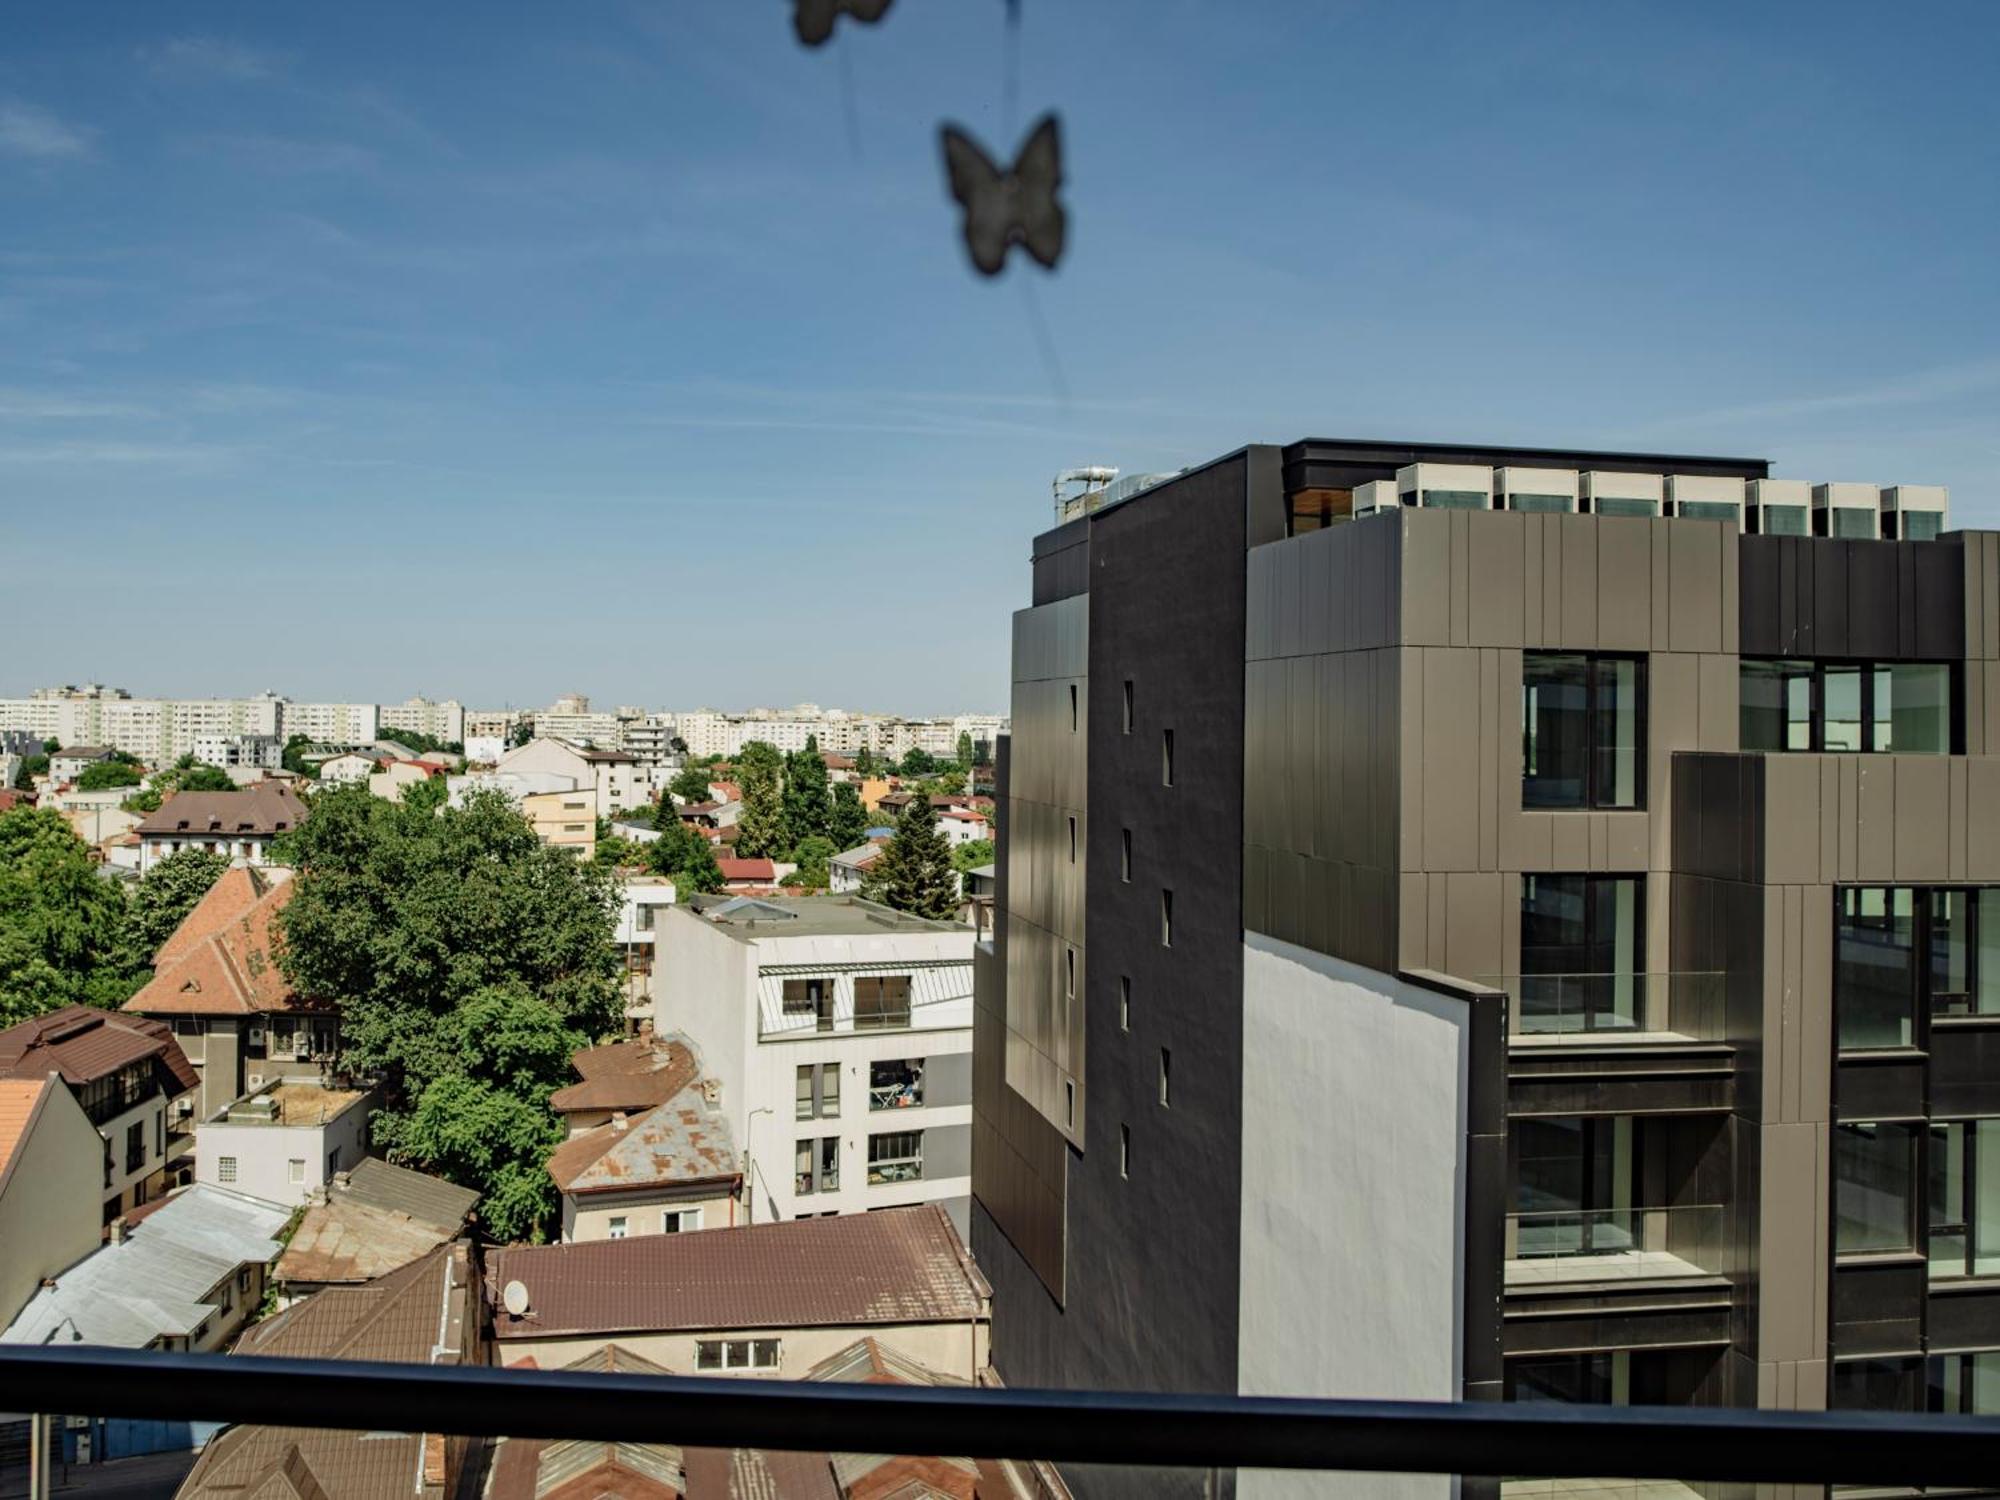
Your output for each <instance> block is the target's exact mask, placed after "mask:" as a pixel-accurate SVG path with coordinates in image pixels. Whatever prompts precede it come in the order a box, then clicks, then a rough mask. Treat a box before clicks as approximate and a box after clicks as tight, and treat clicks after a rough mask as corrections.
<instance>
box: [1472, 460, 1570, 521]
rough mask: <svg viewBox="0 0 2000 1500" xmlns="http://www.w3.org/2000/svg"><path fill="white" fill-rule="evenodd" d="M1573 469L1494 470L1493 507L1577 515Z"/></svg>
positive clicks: (1496, 508)
mask: <svg viewBox="0 0 2000 1500" xmlns="http://www.w3.org/2000/svg"><path fill="white" fill-rule="evenodd" d="M1578 493H1579V489H1578V484H1577V472H1576V470H1574V469H1518V468H1515V469H1495V470H1494V471H1493V508H1494V509H1495V510H1524V511H1540V512H1543V513H1551V512H1553V513H1555V514H1557V515H1574V514H1576V511H1577V495H1578Z"/></svg>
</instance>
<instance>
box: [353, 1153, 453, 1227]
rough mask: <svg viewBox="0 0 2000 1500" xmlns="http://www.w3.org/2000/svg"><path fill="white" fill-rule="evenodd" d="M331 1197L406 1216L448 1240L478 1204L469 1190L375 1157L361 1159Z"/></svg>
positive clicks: (440, 1178)
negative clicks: (435, 1230)
mask: <svg viewBox="0 0 2000 1500" xmlns="http://www.w3.org/2000/svg"><path fill="white" fill-rule="evenodd" d="M332 1196H333V1197H334V1198H346V1199H348V1200H350V1201H352V1202H355V1203H360V1204H365V1205H367V1206H368V1207H370V1208H380V1209H387V1210H388V1211H389V1212H391V1213H399V1214H407V1215H408V1216H409V1217H410V1218H412V1219H415V1220H416V1221H417V1222H418V1223H420V1224H429V1225H433V1226H435V1227H436V1228H438V1229H441V1230H443V1231H445V1233H446V1234H447V1235H448V1236H449V1235H454V1234H457V1233H458V1231H459V1230H460V1229H462V1228H464V1227H465V1218H466V1215H467V1214H469V1213H471V1212H472V1208H473V1205H474V1204H476V1203H478V1202H479V1194H478V1192H477V1191H476V1190H475V1189H473V1188H466V1187H460V1186H459V1185H458V1184H457V1183H455V1182H446V1181H445V1180H444V1179H443V1178H442V1177H432V1176H431V1175H430V1174H429V1173H426V1172H415V1171H412V1170H411V1169H410V1168H408V1167H399V1166H396V1165H394V1164H393V1163H390V1162H386V1161H383V1160H382V1159H381V1158H380V1157H377V1156H370V1157H366V1158H364V1159H363V1161H362V1162H361V1165H359V1166H358V1167H356V1168H355V1169H354V1170H353V1171H352V1172H349V1173H348V1174H347V1186H346V1187H345V1188H341V1187H338V1186H336V1187H335V1188H334V1190H333V1194H332Z"/></svg>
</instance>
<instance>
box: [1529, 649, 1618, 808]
mask: <svg viewBox="0 0 2000 1500" xmlns="http://www.w3.org/2000/svg"><path fill="white" fill-rule="evenodd" d="M1645 699H1646V664H1645V662H1644V661H1642V660H1640V659H1639V658H1637V657H1620V656H1580V655H1575V654H1570V653H1557V652H1543V651H1534V652H1529V653H1527V654H1526V655H1525V656H1523V657H1522V661H1521V805H1522V806H1523V807H1547V808H1564V807H1638V806H1639V805H1640V804H1641V798H1642V793H1643V780H1644V769H1645V758H1646V756H1645Z"/></svg>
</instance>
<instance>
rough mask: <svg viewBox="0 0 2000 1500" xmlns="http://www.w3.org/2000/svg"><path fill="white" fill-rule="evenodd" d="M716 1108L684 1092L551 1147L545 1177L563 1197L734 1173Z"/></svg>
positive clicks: (732, 1146)
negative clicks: (567, 1194) (626, 1118)
mask: <svg viewBox="0 0 2000 1500" xmlns="http://www.w3.org/2000/svg"><path fill="white" fill-rule="evenodd" d="M740 1171H741V1166H740V1164H739V1162H738V1161H737V1157H736V1143H735V1141H734V1139H733V1138H732V1137H731V1136H730V1133H729V1122H728V1120H726V1119H725V1118H724V1117H723V1115H722V1112H721V1111H720V1110H716V1109H712V1108H709V1107H707V1106H706V1105H705V1104H704V1103H703V1101H702V1099H701V1097H700V1095H699V1094H697V1093H695V1092H694V1091H692V1090H685V1091H683V1092H682V1094H681V1096H680V1097H679V1098H678V1099H672V1100H669V1101H668V1102H667V1103H665V1104H661V1105H656V1106H655V1107H654V1108H652V1109H649V1110H647V1111H646V1112H645V1113H644V1114H642V1115H639V1116H638V1117H637V1118H635V1119H630V1120H613V1121H611V1122H610V1123H608V1124H604V1125H599V1126H598V1127H597V1128H596V1129H594V1130H586V1131H584V1132H583V1133H582V1134H581V1135H578V1136H574V1137H572V1138H571V1139H569V1140H567V1141H564V1142H563V1143H562V1145H560V1146H558V1147H556V1149H555V1154H554V1155H552V1156H551V1157H550V1158H549V1176H550V1177H552V1178H554V1179H555V1184H556V1186H557V1187H558V1188H560V1189H561V1190H562V1191H563V1192H565V1193H602V1192H614V1191H633V1190H636V1189H640V1188H653V1187H672V1186H677V1185H682V1184H687V1183H693V1182H708V1181H714V1180H716V1179H718V1178H730V1177H735V1176H737V1175H739V1173H740Z"/></svg>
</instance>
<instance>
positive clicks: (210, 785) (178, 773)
mask: <svg viewBox="0 0 2000 1500" xmlns="http://www.w3.org/2000/svg"><path fill="white" fill-rule="evenodd" d="M235 790H236V783H235V782H233V781H231V780H230V779H229V773H228V772H227V771H225V770H223V769H222V767H220V766H211V765H207V764H205V763H203V762H201V761H198V760H196V759H195V758H194V757H193V756H192V755H183V756H182V757H181V758H180V759H179V760H177V761H175V762H174V763H173V764H172V765H171V766H169V767H167V769H166V770H164V771H161V772H160V773H159V774H158V775H156V776H155V777H153V779H152V781H151V782H150V783H148V784H147V785H146V786H145V787H144V788H143V789H141V790H140V791H137V792H134V793H133V794H132V795H131V796H130V797H127V798H126V799H125V806H126V808H127V809H128V810H129V811H131V812H136V813H154V812H158V811H159V810H160V804H161V803H162V802H164V801H166V800H167V798H169V797H171V796H173V795H174V793H176V792H233V791H235Z"/></svg>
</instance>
